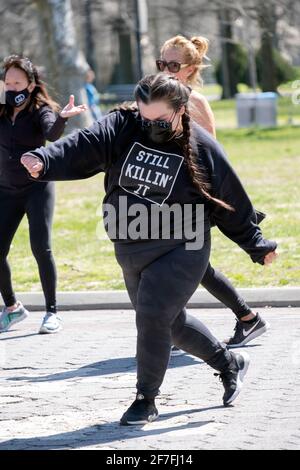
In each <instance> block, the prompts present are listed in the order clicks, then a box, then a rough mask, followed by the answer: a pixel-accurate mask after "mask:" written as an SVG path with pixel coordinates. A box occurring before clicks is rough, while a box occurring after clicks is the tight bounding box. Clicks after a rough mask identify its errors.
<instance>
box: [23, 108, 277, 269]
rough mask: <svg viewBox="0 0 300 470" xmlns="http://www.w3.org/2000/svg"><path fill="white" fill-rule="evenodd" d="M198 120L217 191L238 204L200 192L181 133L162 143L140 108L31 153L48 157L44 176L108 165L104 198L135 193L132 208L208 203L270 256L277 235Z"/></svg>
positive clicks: (230, 232)
mask: <svg viewBox="0 0 300 470" xmlns="http://www.w3.org/2000/svg"><path fill="white" fill-rule="evenodd" d="M191 126H192V128H191V131H192V136H193V142H194V149H195V151H196V152H197V156H198V163H199V165H201V166H202V167H204V168H205V170H206V173H207V175H208V180H209V182H210V184H211V194H212V195H213V196H215V197H217V198H219V199H222V200H224V201H226V202H227V203H229V204H230V205H231V206H232V207H233V208H234V209H235V210H234V212H231V211H228V210H227V209H225V208H223V207H220V206H217V205H216V204H214V203H211V202H207V200H206V199H205V198H204V197H203V196H202V195H200V194H199V191H198V189H197V188H196V187H195V186H194V184H193V182H192V180H191V177H190V174H189V172H188V169H187V166H186V162H185V159H184V157H183V152H182V149H181V146H180V145H178V142H177V141H176V139H173V140H171V141H169V142H167V143H166V144H159V145H158V144H154V143H153V142H152V141H150V140H148V139H147V137H146V135H145V133H144V132H143V130H142V129H141V126H140V122H139V115H138V114H137V113H133V112H130V111H116V112H113V113H111V114H109V115H107V116H106V117H105V118H104V119H102V120H101V121H98V122H95V123H94V124H93V125H92V126H91V127H89V128H86V129H82V130H80V131H78V132H75V133H73V134H72V135H69V136H67V137H65V138H62V139H60V140H58V141H57V142H55V143H54V144H51V145H49V146H47V147H42V148H39V149H36V150H35V151H32V152H30V153H32V154H33V155H35V156H37V157H39V158H40V159H41V160H42V161H43V163H44V170H43V171H42V172H41V174H40V176H39V179H38V180H40V181H51V180H74V179H83V178H88V177H90V176H93V175H95V174H96V173H99V172H105V191H106V196H105V198H104V202H105V203H109V204H111V205H112V206H113V207H116V210H118V209H117V206H118V204H119V198H120V196H127V200H126V204H127V207H128V208H129V209H130V207H132V206H133V205H134V204H136V203H142V204H143V205H145V206H146V207H148V208H149V207H150V206H151V205H153V204H156V205H159V206H163V205H169V206H171V205H172V204H175V203H177V204H180V205H181V206H184V205H185V204H192V205H195V204H204V206H205V214H206V215H208V217H213V220H214V222H215V224H216V225H217V226H218V227H219V229H220V230H221V231H222V232H223V233H224V234H225V235H226V236H227V237H228V238H230V239H231V240H233V241H234V242H236V243H237V244H238V245H239V246H240V247H241V248H242V249H244V250H245V251H246V252H247V253H248V254H249V255H250V256H251V258H252V260H253V261H254V262H258V263H261V264H263V260H264V257H265V255H266V254H267V253H269V252H270V251H273V250H275V249H276V246H277V245H276V243H275V242H273V241H269V240H266V239H264V238H263V235H262V232H261V230H260V228H259V227H258V225H257V218H256V214H255V211H254V209H253V206H252V204H251V201H250V199H249V197H248V195H247V194H246V191H245V190H244V188H243V186H242V183H241V182H240V180H239V178H238V176H237V175H236V173H235V171H234V170H233V168H232V167H231V165H230V163H229V161H228V159H227V157H226V155H225V153H224V151H223V149H222V147H221V146H220V144H218V142H217V141H216V140H215V139H213V138H212V137H211V136H210V135H209V134H208V133H207V132H206V131H205V130H203V129H202V128H201V127H200V126H198V125H197V124H196V123H192V125H191ZM128 220H130V218H128V219H127V221H128ZM114 241H115V242H116V243H127V244H128V246H129V247H130V246H131V248H129V249H132V251H136V250H137V246H138V245H139V246H141V243H143V247H145V246H146V244H145V243H146V242H145V241H143V242H139V241H133V240H131V241H130V240H125V241H123V240H114ZM155 241H156V242H159V240H155ZM149 243H151V240H150V241H149ZM149 246H151V245H148V247H149Z"/></svg>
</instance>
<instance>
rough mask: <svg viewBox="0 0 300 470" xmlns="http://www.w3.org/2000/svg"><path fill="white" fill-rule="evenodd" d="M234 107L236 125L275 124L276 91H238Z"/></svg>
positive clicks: (265, 125)
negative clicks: (235, 109)
mask: <svg viewBox="0 0 300 470" xmlns="http://www.w3.org/2000/svg"><path fill="white" fill-rule="evenodd" d="M236 107H237V119H238V127H251V126H260V127H273V126H276V125H277V94H276V93H273V92H265V93H238V94H237V95H236Z"/></svg>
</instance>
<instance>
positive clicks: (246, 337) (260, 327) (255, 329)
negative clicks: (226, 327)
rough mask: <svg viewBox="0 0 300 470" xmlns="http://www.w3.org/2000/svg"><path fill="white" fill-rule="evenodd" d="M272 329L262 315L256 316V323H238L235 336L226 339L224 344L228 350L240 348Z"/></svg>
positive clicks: (238, 321)
mask: <svg viewBox="0 0 300 470" xmlns="http://www.w3.org/2000/svg"><path fill="white" fill-rule="evenodd" d="M269 328H270V324H269V323H268V322H266V321H265V320H263V319H262V318H261V317H260V315H259V314H258V313H257V314H256V321H255V322H254V323H246V322H244V321H241V320H237V321H236V325H235V328H234V335H233V336H232V337H231V338H229V339H225V340H224V341H223V343H225V344H226V346H227V348H228V349H230V348H240V347H241V346H245V345H246V344H247V343H249V342H250V341H252V340H253V339H255V338H257V337H258V336H260V335H262V334H264V333H265V332H266V331H267V330H268V329H269Z"/></svg>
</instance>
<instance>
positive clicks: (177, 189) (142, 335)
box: [21, 73, 277, 425]
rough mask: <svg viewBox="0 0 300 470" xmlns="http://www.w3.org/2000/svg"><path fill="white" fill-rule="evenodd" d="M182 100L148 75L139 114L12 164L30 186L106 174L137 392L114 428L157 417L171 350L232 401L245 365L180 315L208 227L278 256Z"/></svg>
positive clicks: (255, 253) (196, 276) (251, 251)
mask: <svg viewBox="0 0 300 470" xmlns="http://www.w3.org/2000/svg"><path fill="white" fill-rule="evenodd" d="M189 96H190V90H189V89H188V88H187V87H186V86H185V85H183V84H182V83H180V81H179V80H177V79H175V78H174V77H170V76H167V75H166V74H163V73H161V74H157V75H149V76H146V77H144V78H143V79H142V80H140V81H139V83H138V84H137V86H136V88H135V101H136V104H137V107H138V108H136V109H135V108H134V107H132V108H128V109H119V110H117V111H114V112H111V113H109V114H107V115H106V116H105V117H104V118H103V119H102V120H101V121H97V122H95V123H94V124H93V126H91V127H89V128H86V129H83V130H80V131H78V132H76V133H74V134H72V135H70V136H67V137H66V138H64V139H60V140H58V141H57V142H56V143H54V144H51V145H49V146H47V147H40V148H37V149H35V150H32V151H30V152H26V153H25V154H24V155H23V156H22V157H21V163H22V164H23V165H24V167H25V168H26V169H27V171H28V173H29V175H28V177H29V178H31V179H36V180H38V181H54V180H75V179H83V178H89V177H91V176H93V175H95V174H97V173H99V172H104V173H105V180H104V181H105V192H106V195H105V197H104V201H103V202H104V205H103V213H104V224H105V228H106V230H107V233H108V236H109V238H110V239H111V240H112V241H113V243H114V248H115V255H116V259H117V261H118V263H119V264H120V266H121V268H122V271H123V276H124V281H125V285H126V288H127V291H128V294H129V296H130V299H131V302H132V305H133V307H134V309H135V311H136V327H137V356H136V358H137V384H136V388H137V393H136V399H135V400H134V401H133V403H132V404H131V406H130V407H129V408H128V409H127V411H126V412H125V413H124V414H123V416H122V417H121V421H120V423H121V424H122V425H131V424H144V423H148V422H150V421H153V420H155V419H156V418H157V417H158V410H157V408H156V404H155V397H156V396H157V395H158V394H159V389H160V386H161V385H162V382H163V379H164V376H165V373H166V371H167V367H168V362H169V357H170V350H171V345H172V344H175V345H176V346H177V347H179V348H181V349H183V350H184V351H186V352H188V353H190V354H192V355H194V356H196V357H198V358H201V359H202V360H203V361H205V362H206V363H207V364H208V365H209V366H210V367H212V368H214V369H215V370H216V371H217V374H216V375H219V377H220V379H221V380H222V383H223V386H224V395H223V404H224V405H225V406H227V405H229V404H230V403H232V402H233V401H234V400H235V399H236V398H237V396H238V395H239V393H240V391H241V388H242V385H243V380H244V377H245V374H246V372H247V369H248V365H249V357H248V354H247V353H246V352H243V351H242V352H240V353H238V354H235V353H233V352H232V351H231V350H228V349H227V348H226V346H225V345H224V344H223V343H220V342H219V341H218V340H217V339H216V338H215V337H214V336H213V335H212V334H211V332H210V331H209V330H208V329H207V328H206V327H205V326H204V325H203V323H202V322H201V321H200V320H198V319H196V318H194V317H193V316H191V315H189V314H188V313H187V311H186V309H185V305H186V304H187V302H188V300H189V299H190V297H191V296H192V294H193V293H194V291H195V289H196V288H197V286H198V284H199V282H201V279H202V277H203V275H204V273H205V271H206V269H207V264H208V262H209V254H210V222H209V220H210V217H211V216H212V215H213V217H214V220H215V222H216V224H217V225H218V227H219V228H220V229H221V230H222V232H223V233H224V234H225V235H226V236H227V237H229V238H230V239H231V240H233V241H234V242H235V243H237V244H238V245H239V246H240V247H241V248H243V249H244V250H245V251H246V253H247V254H248V255H249V256H250V257H251V258H252V260H253V261H254V262H258V263H260V264H266V263H270V262H272V261H273V260H274V259H275V257H276V252H275V250H276V246H277V245H276V243H275V242H273V241H269V240H266V239H264V238H263V235H262V232H261V230H260V228H259V227H258V225H257V224H256V215H255V212H254V209H253V206H252V204H251V202H250V200H249V198H248V196H247V194H246V192H245V190H244V188H243V186H242V184H241V182H240V180H239V178H238V176H237V175H236V173H235V172H234V170H233V169H232V167H231V166H230V164H229V161H228V159H227V158H226V156H225V154H224V151H223V149H222V148H221V146H220V145H219V144H218V143H217V141H216V140H215V139H213V138H212V137H211V136H210V135H209V134H208V133H207V132H206V131H204V130H203V129H202V128H201V127H200V126H198V125H197V124H196V123H194V122H193V121H191V120H190V116H189V111H188V102H189ZM171 212H172V213H171ZM186 229H187V230H186ZM199 373H200V371H199Z"/></svg>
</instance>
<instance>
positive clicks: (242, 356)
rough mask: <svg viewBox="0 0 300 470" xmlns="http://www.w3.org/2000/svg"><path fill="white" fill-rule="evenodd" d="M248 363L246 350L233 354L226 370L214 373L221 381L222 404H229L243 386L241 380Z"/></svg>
mask: <svg viewBox="0 0 300 470" xmlns="http://www.w3.org/2000/svg"><path fill="white" fill-rule="evenodd" d="M249 363H250V358H249V355H248V354H247V353H246V352H242V353H239V354H234V360H233V364H232V365H231V366H230V367H229V369H228V371H226V372H221V374H214V375H216V376H219V377H220V380H221V381H222V382H223V385H224V388H225V393H224V395H223V404H224V406H228V405H230V404H231V403H232V402H233V401H234V400H235V399H236V398H237V396H238V395H239V393H240V391H241V390H242V387H243V380H244V377H245V375H246V372H247V370H248V367H249Z"/></svg>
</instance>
